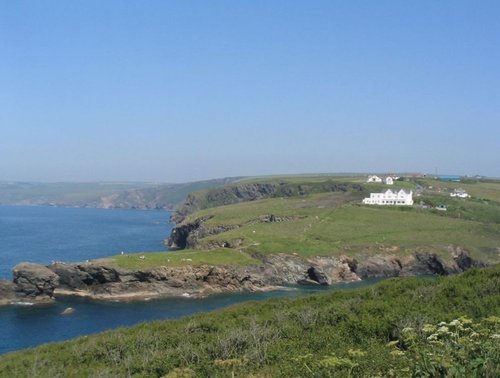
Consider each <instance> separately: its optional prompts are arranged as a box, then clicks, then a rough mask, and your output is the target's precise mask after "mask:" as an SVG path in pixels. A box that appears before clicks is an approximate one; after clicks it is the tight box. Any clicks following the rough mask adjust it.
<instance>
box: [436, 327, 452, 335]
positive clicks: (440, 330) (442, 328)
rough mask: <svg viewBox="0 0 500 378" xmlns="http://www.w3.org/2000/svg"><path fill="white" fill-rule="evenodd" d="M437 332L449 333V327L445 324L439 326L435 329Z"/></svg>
mask: <svg viewBox="0 0 500 378" xmlns="http://www.w3.org/2000/svg"><path fill="white" fill-rule="evenodd" d="M437 332H438V334H444V333H449V332H450V329H449V328H448V327H446V326H441V327H439V328H438V329H437Z"/></svg>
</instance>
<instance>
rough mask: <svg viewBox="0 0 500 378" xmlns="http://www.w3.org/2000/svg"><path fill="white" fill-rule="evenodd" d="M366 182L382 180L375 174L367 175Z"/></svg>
mask: <svg viewBox="0 0 500 378" xmlns="http://www.w3.org/2000/svg"><path fill="white" fill-rule="evenodd" d="M366 182H382V179H381V178H380V177H378V176H376V175H371V176H368V179H367V180H366Z"/></svg>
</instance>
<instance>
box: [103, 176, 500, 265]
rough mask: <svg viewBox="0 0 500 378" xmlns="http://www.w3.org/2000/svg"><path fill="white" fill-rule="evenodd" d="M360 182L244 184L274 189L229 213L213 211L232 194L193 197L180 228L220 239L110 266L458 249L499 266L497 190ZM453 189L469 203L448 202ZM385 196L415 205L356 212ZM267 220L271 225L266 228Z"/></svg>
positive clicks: (497, 185) (474, 185) (486, 185)
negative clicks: (392, 192) (388, 192)
mask: <svg viewBox="0 0 500 378" xmlns="http://www.w3.org/2000/svg"><path fill="white" fill-rule="evenodd" d="M346 180H349V181H346ZM363 180H364V178H361V177H333V178H332V177H329V176H327V177H323V176H319V177H303V176H299V177H280V178H279V179H277V178H272V177H271V178H265V179H262V180H257V179H245V180H243V181H241V182H243V183H245V185H249V184H250V185H251V184H260V185H264V184H271V185H275V186H277V187H278V189H275V191H274V192H272V194H270V198H263V199H257V200H250V201H242V202H238V203H232V204H229V205H220V203H224V202H225V201H226V202H231V201H233V200H234V191H228V190H226V189H225V188H223V189H222V190H219V191H217V189H210V190H208V191H202V192H197V193H194V194H193V196H195V197H196V198H197V199H198V200H199V201H200V202H199V203H198V205H199V206H201V207H204V208H203V209H202V210H199V211H197V212H195V213H192V214H190V215H187V216H186V217H185V219H184V221H183V224H189V223H190V222H193V221H195V220H196V219H200V218H205V219H206V221H205V222H204V223H203V227H204V228H206V229H215V228H217V227H220V226H223V227H226V228H227V230H226V231H224V232H218V233H209V234H207V235H204V236H202V237H200V238H199V239H198V240H197V245H196V247H195V248H196V251H193V250H185V251H181V252H175V253H169V254H156V255H147V256H146V259H144V260H140V259H138V257H137V256H133V255H132V257H131V256H125V257H123V256H114V257H113V258H112V260H111V261H112V262H113V263H115V264H116V265H118V266H120V267H126V268H130V269H135V268H141V267H146V266H147V267H150V266H153V265H155V264H163V265H173V266H177V265H183V264H192V265H193V264H215V265H245V264H256V263H258V262H259V261H258V260H256V257H257V258H258V257H259V256H265V255H271V254H278V253H285V254H296V255H299V256H304V257H307V256H316V255H321V256H340V255H347V256H352V255H357V256H359V255H372V254H380V253H382V254H384V253H392V254H397V255H408V254H411V253H413V252H415V251H418V250H420V251H426V252H431V253H436V254H437V255H440V256H442V257H444V258H449V256H450V253H449V248H450V246H460V247H463V248H465V249H467V250H468V251H469V252H470V253H471V256H472V257H473V258H476V259H479V260H481V261H484V262H487V263H495V262H498V261H499V248H500V202H499V201H497V199H499V198H500V182H465V183H448V182H446V183H445V182H441V181H437V180H432V179H422V178H420V179H412V180H410V181H397V182H396V184H395V185H394V186H392V187H390V186H386V185H383V184H367V183H364V182H363ZM232 185H235V184H232ZM338 185H344V186H345V188H346V189H345V191H331V190H332V188H337V186H338ZM353 185H359V187H356V186H353ZM458 187H460V188H463V189H465V190H466V191H467V192H468V193H470V194H471V196H472V198H469V199H461V198H452V197H450V196H449V193H450V192H451V191H453V189H455V188H458ZM387 188H392V189H394V188H405V189H412V190H414V191H415V196H414V201H415V205H414V206H411V207H390V206H366V205H361V204H360V203H361V199H362V198H363V197H364V196H366V195H368V194H369V193H370V192H376V191H381V190H384V189H387ZM417 194H418V195H417ZM211 200H213V202H210V201H211ZM200 204H201V205H200ZM421 204H422V205H424V206H421ZM439 204H445V205H447V206H448V209H447V211H438V210H436V209H435V208H434V207H435V206H437V205H439ZM270 215H272V216H273V217H274V218H273V221H268V220H266V219H267V218H268V217H269V216H270ZM266 217H267V218H266ZM188 255H189V256H188Z"/></svg>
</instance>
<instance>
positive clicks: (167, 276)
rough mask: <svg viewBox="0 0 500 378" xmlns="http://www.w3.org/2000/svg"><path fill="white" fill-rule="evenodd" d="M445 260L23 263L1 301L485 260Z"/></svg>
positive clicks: (123, 294) (423, 271) (360, 275)
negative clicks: (128, 266)
mask: <svg viewBox="0 0 500 378" xmlns="http://www.w3.org/2000/svg"><path fill="white" fill-rule="evenodd" d="M450 253H451V255H450V259H446V260H444V259H442V258H441V257H439V256H437V255H435V254H432V253H426V252H423V251H418V252H415V253H414V254H412V255H409V256H406V257H398V256H396V255H374V256H370V257H367V258H364V257H363V258H361V256H358V257H347V256H341V257H327V256H315V257H311V258H302V257H299V256H295V255H286V254H279V255H272V256H267V257H262V258H261V264H260V265H255V266H248V267H234V266H226V267H223V266H208V265H201V266H189V265H187V266H182V267H169V266H158V267H155V268H151V269H147V270H138V271H130V270H125V269H119V268H116V267H113V266H110V265H106V264H100V263H96V262H90V263H81V264H74V263H72V264H69V263H68V264H65V263H56V264H52V265H49V266H42V265H38V264H29V263H22V264H19V265H17V266H16V267H15V268H14V280H13V282H12V283H11V282H6V281H0V304H9V303H16V302H31V303H41V302H47V301H51V300H53V299H54V297H57V296H58V295H77V296H85V297H89V298H93V299H113V300H117V299H122V300H126V299H144V298H151V297H157V296H205V295H208V294H212V293H220V292H241V291H265V290H273V289H277V288H279V287H283V286H287V285H297V284H299V285H300V284H302V285H303V284H309V285H331V284H333V283H336V282H341V281H357V280H361V279H366V278H371V277H397V276H411V275H433V274H434V275H435V274H437V275H448V274H453V273H459V272H462V271H464V270H467V269H469V268H471V267H476V266H483V265H484V264H482V263H480V262H477V261H474V260H473V259H472V258H471V257H470V255H469V253H468V252H467V251H466V250H464V249H462V248H460V247H450Z"/></svg>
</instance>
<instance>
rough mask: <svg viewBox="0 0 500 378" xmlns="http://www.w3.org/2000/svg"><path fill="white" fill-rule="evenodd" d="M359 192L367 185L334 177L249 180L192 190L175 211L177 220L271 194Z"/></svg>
mask: <svg viewBox="0 0 500 378" xmlns="http://www.w3.org/2000/svg"><path fill="white" fill-rule="evenodd" d="M347 191H351V192H354V193H356V192H358V193H361V192H362V191H363V186H362V185H359V184H353V183H341V182H336V181H331V180H326V181H322V182H312V183H311V182H308V183H302V184H301V183H290V182H275V183H248V184H244V183H242V184H238V185H231V186H224V187H221V188H214V189H209V190H205V191H203V192H198V193H191V194H189V195H188V196H187V197H186V199H185V200H184V202H183V203H182V204H181V205H179V207H178V208H177V209H176V211H175V213H174V214H172V217H171V221H172V222H173V223H177V224H179V223H182V222H183V221H184V220H185V219H186V217H187V216H188V215H190V214H193V213H195V212H196V211H199V210H202V209H206V208H211V207H216V206H223V205H231V204H234V203H240V202H248V201H255V200H259V199H263V198H271V197H292V196H301V195H306V194H312V193H327V192H347Z"/></svg>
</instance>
